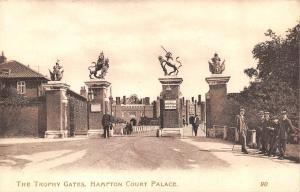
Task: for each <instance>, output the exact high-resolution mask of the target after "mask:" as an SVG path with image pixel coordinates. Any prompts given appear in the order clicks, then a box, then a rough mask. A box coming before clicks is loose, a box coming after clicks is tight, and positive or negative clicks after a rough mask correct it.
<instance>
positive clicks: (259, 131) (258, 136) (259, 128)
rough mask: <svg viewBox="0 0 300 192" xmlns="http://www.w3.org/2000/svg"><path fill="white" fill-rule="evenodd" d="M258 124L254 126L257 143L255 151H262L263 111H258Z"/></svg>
mask: <svg viewBox="0 0 300 192" xmlns="http://www.w3.org/2000/svg"><path fill="white" fill-rule="evenodd" d="M258 117H259V120H258V124H257V126H256V142H257V149H258V150H260V151H261V150H262V132H263V125H264V120H265V117H264V111H259V113H258Z"/></svg>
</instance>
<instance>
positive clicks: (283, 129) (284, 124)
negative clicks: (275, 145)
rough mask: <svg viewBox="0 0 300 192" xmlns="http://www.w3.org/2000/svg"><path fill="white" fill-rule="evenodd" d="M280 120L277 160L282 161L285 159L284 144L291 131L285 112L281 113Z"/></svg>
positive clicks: (290, 124)
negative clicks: (278, 154)
mask: <svg viewBox="0 0 300 192" xmlns="http://www.w3.org/2000/svg"><path fill="white" fill-rule="evenodd" d="M281 115H282V117H281V119H280V123H279V152H280V156H279V159H280V160H282V159H284V157H285V150H286V142H287V139H288V133H289V131H291V130H292V129H293V125H292V122H291V120H290V119H289V118H288V117H287V113H286V110H283V111H282V112H281Z"/></svg>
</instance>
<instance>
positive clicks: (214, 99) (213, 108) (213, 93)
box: [207, 84, 227, 126]
mask: <svg viewBox="0 0 300 192" xmlns="http://www.w3.org/2000/svg"><path fill="white" fill-rule="evenodd" d="M209 87H210V90H209V100H207V104H208V105H209V107H208V109H207V110H208V111H207V112H208V113H207V115H208V116H209V117H208V119H207V120H208V125H209V126H212V125H224V124H225V123H226V121H227V116H226V115H227V114H226V111H225V110H224V109H225V105H226V98H227V88H226V84H219V85H210V86H209Z"/></svg>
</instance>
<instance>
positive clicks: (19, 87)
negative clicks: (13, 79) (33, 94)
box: [17, 81, 26, 94]
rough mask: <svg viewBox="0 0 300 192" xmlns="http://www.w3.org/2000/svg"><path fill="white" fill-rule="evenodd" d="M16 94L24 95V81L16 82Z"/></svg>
mask: <svg viewBox="0 0 300 192" xmlns="http://www.w3.org/2000/svg"><path fill="white" fill-rule="evenodd" d="M17 92H18V94H25V93H26V83H25V81H18V82H17Z"/></svg>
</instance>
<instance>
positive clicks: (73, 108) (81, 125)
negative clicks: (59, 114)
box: [68, 96, 88, 136]
mask: <svg viewBox="0 0 300 192" xmlns="http://www.w3.org/2000/svg"><path fill="white" fill-rule="evenodd" d="M68 100H69V103H68V104H69V105H68V110H69V115H68V118H69V121H68V129H69V134H70V136H74V135H82V134H87V129H88V125H87V121H88V119H87V101H86V100H84V99H80V98H76V97H74V96H69V98H68Z"/></svg>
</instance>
